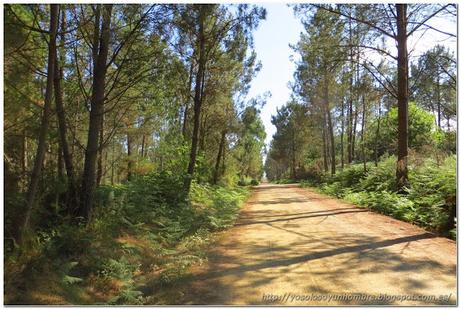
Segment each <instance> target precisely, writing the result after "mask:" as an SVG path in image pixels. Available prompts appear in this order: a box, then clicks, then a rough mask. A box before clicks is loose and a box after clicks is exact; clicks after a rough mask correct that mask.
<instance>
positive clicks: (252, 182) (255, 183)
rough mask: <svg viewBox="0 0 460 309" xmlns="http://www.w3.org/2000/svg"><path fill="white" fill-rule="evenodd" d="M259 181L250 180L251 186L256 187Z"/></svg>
mask: <svg viewBox="0 0 460 309" xmlns="http://www.w3.org/2000/svg"><path fill="white" fill-rule="evenodd" d="M258 185H259V181H258V180H257V179H251V186H258Z"/></svg>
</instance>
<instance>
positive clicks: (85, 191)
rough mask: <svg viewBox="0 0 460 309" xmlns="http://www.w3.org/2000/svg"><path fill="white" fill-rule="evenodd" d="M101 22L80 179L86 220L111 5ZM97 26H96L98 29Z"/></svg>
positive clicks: (91, 192)
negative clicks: (81, 177)
mask: <svg viewBox="0 0 460 309" xmlns="http://www.w3.org/2000/svg"><path fill="white" fill-rule="evenodd" d="M103 10H104V12H103V20H102V26H101V37H100V40H99V52H98V55H97V61H96V66H95V69H94V78H93V89H92V95H91V111H90V116H89V129H88V142H87V146H86V152H85V164H84V170H83V179H82V186H81V188H82V190H81V192H82V194H81V208H80V213H79V215H80V216H81V217H83V218H84V219H86V220H89V219H90V214H91V210H92V208H93V202H94V190H95V188H96V160H97V153H98V148H99V134H100V131H101V126H102V113H103V106H104V92H105V77H106V73H107V56H108V50H109V40H110V22H111V14H112V5H111V4H104V5H103ZM98 27H99V25H96V28H98Z"/></svg>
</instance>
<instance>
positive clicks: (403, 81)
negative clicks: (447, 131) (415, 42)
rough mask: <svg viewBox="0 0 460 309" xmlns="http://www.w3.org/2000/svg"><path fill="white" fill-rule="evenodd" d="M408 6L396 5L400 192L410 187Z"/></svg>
mask: <svg viewBox="0 0 460 309" xmlns="http://www.w3.org/2000/svg"><path fill="white" fill-rule="evenodd" d="M406 10H407V4H396V14H397V23H396V24H397V30H398V36H397V42H398V162H397V167H396V181H397V187H398V190H399V191H402V190H403V189H404V187H406V186H408V185H409V178H408V168H407V161H408V158H407V156H408V146H409V141H408V59H407V58H408V55H407V30H406V26H407V20H406Z"/></svg>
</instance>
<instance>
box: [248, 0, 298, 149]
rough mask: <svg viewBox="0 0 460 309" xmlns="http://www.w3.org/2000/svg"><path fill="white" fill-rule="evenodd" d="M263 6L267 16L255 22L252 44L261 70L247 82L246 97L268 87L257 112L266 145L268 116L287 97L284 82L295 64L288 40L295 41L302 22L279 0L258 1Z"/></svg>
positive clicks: (271, 130) (270, 132)
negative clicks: (262, 104) (270, 1)
mask: <svg viewBox="0 0 460 309" xmlns="http://www.w3.org/2000/svg"><path fill="white" fill-rule="evenodd" d="M260 5H262V6H263V7H265V8H266V9H267V19H266V20H264V21H262V22H261V23H260V24H259V28H258V29H257V30H256V31H255V33H254V45H255V46H254V48H255V50H256V52H257V58H258V60H260V61H261V62H262V70H261V71H260V72H259V74H258V75H257V76H256V78H255V79H254V80H253V81H252V83H251V90H250V92H249V94H248V97H249V98H250V97H256V96H257V95H260V94H263V93H264V92H266V91H270V92H271V94H272V97H271V98H269V99H268V100H267V104H265V106H264V108H263V109H262V112H261V117H262V121H263V122H264V126H265V131H266V132H267V138H266V140H265V141H266V144H267V146H268V143H269V141H270V140H271V137H272V135H273V134H274V133H275V131H276V129H275V127H274V126H273V125H272V124H271V122H270V120H271V116H272V115H274V114H276V108H277V107H281V106H282V105H284V104H285V103H286V102H287V101H288V100H289V95H290V90H289V88H288V82H289V81H291V80H292V79H293V74H294V71H295V64H294V63H293V62H291V61H290V60H289V55H293V54H294V52H293V51H292V49H291V48H290V47H289V44H295V43H297V41H298V40H299V38H300V32H301V31H302V24H301V23H300V20H299V19H297V18H295V17H294V11H293V9H292V8H291V7H288V6H287V5H286V4H282V3H273V4H262V3H261V4H260Z"/></svg>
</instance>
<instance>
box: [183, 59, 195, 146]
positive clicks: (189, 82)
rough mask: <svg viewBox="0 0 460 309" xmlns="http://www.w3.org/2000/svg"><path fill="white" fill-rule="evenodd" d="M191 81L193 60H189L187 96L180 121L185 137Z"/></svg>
mask: <svg viewBox="0 0 460 309" xmlns="http://www.w3.org/2000/svg"><path fill="white" fill-rule="evenodd" d="M192 81H193V61H192V60H190V72H189V79H188V87H187V90H188V91H187V93H186V95H187V98H186V100H185V107H184V120H183V122H182V136H183V137H184V138H186V136H187V117H188V108H189V102H190V99H189V97H190V92H191V91H192Z"/></svg>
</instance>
